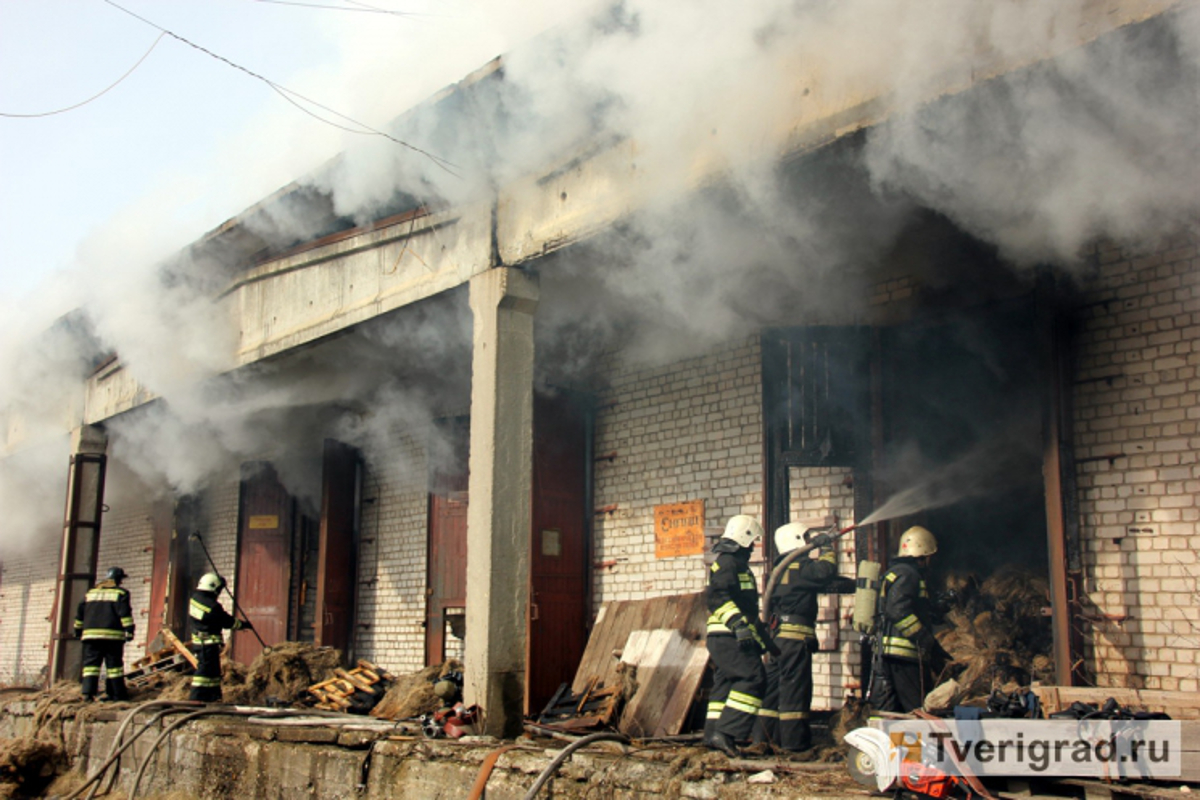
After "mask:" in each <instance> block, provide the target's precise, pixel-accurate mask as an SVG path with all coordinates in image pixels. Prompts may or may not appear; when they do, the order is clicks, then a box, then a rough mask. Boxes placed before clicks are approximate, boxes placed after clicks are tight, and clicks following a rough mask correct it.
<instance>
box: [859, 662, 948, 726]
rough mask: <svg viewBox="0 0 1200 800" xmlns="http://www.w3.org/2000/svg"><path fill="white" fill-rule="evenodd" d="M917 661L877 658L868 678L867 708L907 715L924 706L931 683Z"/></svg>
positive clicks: (921, 665) (923, 668) (925, 671)
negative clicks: (869, 678) (869, 704)
mask: <svg viewBox="0 0 1200 800" xmlns="http://www.w3.org/2000/svg"><path fill="white" fill-rule="evenodd" d="M926 673H927V670H926V669H925V667H924V665H923V664H922V663H921V662H920V661H913V660H911V659H907V658H893V657H891V656H880V657H879V659H878V660H877V661H876V662H875V669H874V671H873V673H872V675H871V689H870V697H871V706H872V707H873V708H876V709H878V710H879V711H895V712H898V713H902V714H907V713H908V712H910V711H912V710H913V709H917V708H921V707H922V706H923V705H925V693H926V692H927V691H929V690H930V689H932V688H933V687H932V683H933V682H932V680H931V679H930V677H929V676H928V675H927V674H926Z"/></svg>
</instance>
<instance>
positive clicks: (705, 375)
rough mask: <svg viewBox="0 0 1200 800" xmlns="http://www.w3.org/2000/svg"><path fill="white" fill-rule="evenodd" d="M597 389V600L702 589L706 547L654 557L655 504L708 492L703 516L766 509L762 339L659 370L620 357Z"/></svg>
mask: <svg viewBox="0 0 1200 800" xmlns="http://www.w3.org/2000/svg"><path fill="white" fill-rule="evenodd" d="M608 378H609V389H608V391H607V392H606V393H605V394H604V395H603V396H602V397H601V398H600V411H599V413H598V415H597V420H596V438H595V448H596V453H597V454H598V455H604V454H611V453H615V454H616V455H615V457H614V458H613V459H611V460H599V461H597V462H596V465H595V504H596V506H597V507H598V508H603V507H605V506H615V507H616V508H615V510H613V511H611V512H609V513H602V514H599V515H597V516H596V517H595V518H594V523H595V524H594V529H595V558H596V561H597V562H600V563H606V562H608V563H611V564H612V566H610V567H600V568H597V569H596V573H595V596H594V600H595V602H596V604H597V606H599V605H600V604H603V603H607V602H610V601H614V600H636V599H645V598H649V597H662V596H668V595H675V594H685V593H688V592H696V591H700V590H702V589H703V588H704V587H705V584H706V574H705V569H704V559H703V556H700V555H697V556H691V557H679V558H663V559H658V558H655V556H654V506H656V505H662V504H667V503H677V502H682V501H685V500H703V501H704V513H705V523H706V525H708V526H723V525H724V524H725V521H726V520H727V519H728V518H729V517H731V516H733V515H734V514H750V515H752V516H755V517H760V518H761V516H762V444H761V442H762V432H761V428H762V414H761V403H762V401H761V395H762V388H761V378H760V359H759V346H758V339H757V337H754V338H752V339H748V340H744V341H740V342H736V343H733V344H730V345H727V346H724V347H721V348H718V349H717V350H715V351H714V352H712V353H710V354H708V355H706V356H703V357H699V358H693V359H689V360H687V361H683V362H680V363H677V364H672V365H670V366H668V367H662V368H656V369H635V368H628V367H625V366H624V365H622V364H621V363H619V362H614V364H613V368H612V370H611V372H610V374H609V375H608Z"/></svg>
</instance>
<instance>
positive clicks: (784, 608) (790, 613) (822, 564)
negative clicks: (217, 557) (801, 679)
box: [767, 548, 853, 640]
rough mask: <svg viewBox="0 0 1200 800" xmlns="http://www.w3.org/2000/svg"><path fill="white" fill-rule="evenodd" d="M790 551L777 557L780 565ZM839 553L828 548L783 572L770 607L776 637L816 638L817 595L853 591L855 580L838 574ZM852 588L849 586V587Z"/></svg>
mask: <svg viewBox="0 0 1200 800" xmlns="http://www.w3.org/2000/svg"><path fill="white" fill-rule="evenodd" d="M786 555H787V554H786V553H784V554H783V555H781V556H780V557H779V558H777V559H776V560H775V563H776V565H778V563H779V562H780V561H782V560H783V558H784V557H786ZM836 572H837V553H836V552H834V550H833V548H828V549H827V550H825V551H824V552H823V553H821V555H820V556H819V557H818V558H815V559H813V558H804V557H801V558H798V559H796V560H794V561H793V562H792V563H791V564H788V566H787V569H785V570H784V571H783V575H781V576H780V578H779V581H778V583H777V584H776V585H775V591H774V593H773V594H772V595H771V607H770V608H769V609H767V613H768V615H769V618H770V619H772V621H773V625H772V630H773V631H774V634H775V638H776V639H795V640H809V639H816V638H817V634H816V620H817V595H819V594H837V593H842V592H845V591H850V590H852V586H853V581H850V580H849V579H845V580H843V579H841V578H838V577H837V576H836V574H835V573H836ZM848 587H849V588H848Z"/></svg>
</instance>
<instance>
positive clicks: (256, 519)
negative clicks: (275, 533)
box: [250, 514, 279, 531]
mask: <svg viewBox="0 0 1200 800" xmlns="http://www.w3.org/2000/svg"><path fill="white" fill-rule="evenodd" d="M278 527H279V516H278V515H277V514H252V515H251V516H250V530H252V531H269V530H273V529H274V528H278Z"/></svg>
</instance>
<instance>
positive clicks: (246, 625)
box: [237, 619, 254, 631]
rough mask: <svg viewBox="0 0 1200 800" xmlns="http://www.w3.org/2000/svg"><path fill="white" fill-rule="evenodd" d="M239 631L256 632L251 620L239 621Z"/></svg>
mask: <svg viewBox="0 0 1200 800" xmlns="http://www.w3.org/2000/svg"><path fill="white" fill-rule="evenodd" d="M237 629H238V630H239V631H252V630H254V626H253V625H251V624H250V620H248V619H239V620H238V625H237Z"/></svg>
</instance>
